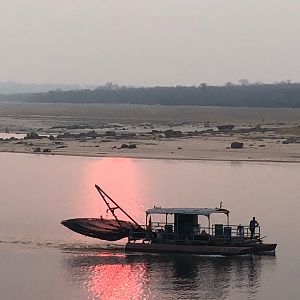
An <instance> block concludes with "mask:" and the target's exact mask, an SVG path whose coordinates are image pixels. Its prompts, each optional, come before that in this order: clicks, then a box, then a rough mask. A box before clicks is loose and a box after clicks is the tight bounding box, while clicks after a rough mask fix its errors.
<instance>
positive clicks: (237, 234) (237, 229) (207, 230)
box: [129, 222, 261, 240]
mask: <svg viewBox="0 0 300 300" xmlns="http://www.w3.org/2000/svg"><path fill="white" fill-rule="evenodd" d="M142 227H143V228H144V229H145V233H144V234H141V232H131V233H130V236H129V240H137V239H150V238H153V237H155V238H156V239H158V240H186V239H188V240H209V239H211V238H219V239H232V238H237V239H249V238H251V231H250V228H249V226H245V225H241V224H239V225H224V224H213V225H212V226H211V227H207V226H201V225H200V224H199V225H198V226H196V227H192V228H189V229H188V230H182V229H181V230H179V228H178V226H177V228H176V226H174V223H165V222H152V223H151V225H143V226H142ZM254 237H255V238H257V239H259V238H260V237H261V234H260V226H257V227H256V228H255V232H254Z"/></svg>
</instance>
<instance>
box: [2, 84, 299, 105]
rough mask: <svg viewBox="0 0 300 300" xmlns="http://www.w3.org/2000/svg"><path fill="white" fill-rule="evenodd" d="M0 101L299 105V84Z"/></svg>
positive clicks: (112, 90) (113, 90)
mask: <svg viewBox="0 0 300 300" xmlns="http://www.w3.org/2000/svg"><path fill="white" fill-rule="evenodd" d="M0 101H18V102H51V103H127V104H161V105H195V106H229V107H300V83H277V84H252V85H233V84H226V85H225V86H208V85H206V84H201V85H200V86H198V87H196V86H176V87H118V86H115V85H111V86H107V85H106V86H101V87H99V88H97V89H94V90H90V89H83V90H70V91H60V90H56V91H50V92H45V93H30V94H13V95H0Z"/></svg>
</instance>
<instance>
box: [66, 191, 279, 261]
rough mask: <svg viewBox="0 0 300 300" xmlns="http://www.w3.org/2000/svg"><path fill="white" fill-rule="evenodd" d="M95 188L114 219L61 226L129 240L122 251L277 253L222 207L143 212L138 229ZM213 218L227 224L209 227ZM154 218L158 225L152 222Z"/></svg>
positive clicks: (257, 232) (74, 221) (82, 220)
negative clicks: (220, 217)
mask: <svg viewBox="0 0 300 300" xmlns="http://www.w3.org/2000/svg"><path fill="white" fill-rule="evenodd" d="M95 187H96V189H97V190H98V192H99V194H100V196H101V197H102V199H103V201H104V202H105V204H106V205H107V207H108V210H109V211H110V212H111V214H112V215H113V217H114V219H103V218H79V219H70V220H64V221H62V222H61V223H62V224H63V225H64V226H66V227H68V228H69V229H71V230H73V231H75V232H77V233H80V234H83V235H87V236H90V237H94V238H99V239H102V240H108V241H115V240H120V239H122V238H128V242H127V243H126V245H125V251H128V252H129V251H131V252H149V253H187V254H201V255H224V256H230V255H243V254H257V253H262V252H270V251H271V252H274V251H275V249H276V246H277V244H267V243H264V242H263V238H264V237H261V231H260V226H257V227H256V228H255V234H254V236H253V237H252V238H251V234H250V229H249V226H244V225H241V224H239V225H230V222H229V215H230V212H229V210H227V209H224V208H222V204H220V207H219V208H161V207H154V208H152V209H148V210H147V211H146V223H145V224H146V225H139V224H138V223H137V222H136V221H135V220H134V219H133V218H132V217H131V216H130V215H129V214H128V213H127V212H126V211H125V210H123V209H122V208H121V207H120V206H119V205H118V204H117V203H116V202H115V201H114V200H113V199H112V198H111V197H110V196H109V195H108V194H106V193H105V192H104V191H103V190H102V189H101V188H100V187H99V186H97V185H96V186H95ZM115 210H120V211H121V212H122V213H123V214H124V215H125V216H126V217H127V218H128V219H129V220H130V221H124V220H119V218H118V217H117V216H116V214H115ZM213 214H224V215H225V216H226V223H225V224H211V216H212V215H213ZM162 215H163V216H164V217H163V219H164V221H161V217H162ZM203 217H205V218H206V219H207V221H208V222H207V223H208V225H207V226H202V221H203ZM155 218H160V221H153V219H155ZM200 221H201V222H200Z"/></svg>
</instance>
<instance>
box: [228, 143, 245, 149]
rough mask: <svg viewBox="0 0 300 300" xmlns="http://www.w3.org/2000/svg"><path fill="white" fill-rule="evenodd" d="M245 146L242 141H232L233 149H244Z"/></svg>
mask: <svg viewBox="0 0 300 300" xmlns="http://www.w3.org/2000/svg"><path fill="white" fill-rule="evenodd" d="M243 146H244V143H240V142H233V143H231V148H232V149H242V148H243Z"/></svg>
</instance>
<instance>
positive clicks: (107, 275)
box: [89, 263, 150, 300]
mask: <svg viewBox="0 0 300 300" xmlns="http://www.w3.org/2000/svg"><path fill="white" fill-rule="evenodd" d="M89 271H90V272H91V279H90V282H89V291H90V292H91V293H92V295H93V296H94V297H97V299H101V300H113V299H124V300H127V299H128V300H129V299H131V300H134V299H150V289H149V288H147V276H146V266H145V264H143V263H136V264H134V265H129V264H126V263H115V264H99V265H94V266H91V267H90V270H89Z"/></svg>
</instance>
